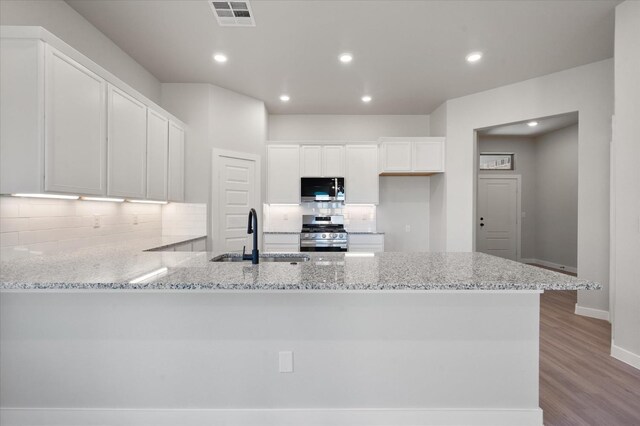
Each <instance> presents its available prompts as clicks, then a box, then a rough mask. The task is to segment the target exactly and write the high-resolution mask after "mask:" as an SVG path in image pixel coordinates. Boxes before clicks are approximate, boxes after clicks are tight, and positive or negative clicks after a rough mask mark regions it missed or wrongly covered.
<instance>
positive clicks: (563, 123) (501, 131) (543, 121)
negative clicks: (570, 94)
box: [478, 111, 578, 136]
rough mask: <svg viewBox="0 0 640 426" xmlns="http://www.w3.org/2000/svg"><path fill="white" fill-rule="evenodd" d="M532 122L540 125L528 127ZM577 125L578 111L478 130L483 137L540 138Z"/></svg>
mask: <svg viewBox="0 0 640 426" xmlns="http://www.w3.org/2000/svg"><path fill="white" fill-rule="evenodd" d="M530 121H536V122H537V123H538V125H537V126H534V127H530V126H528V125H527V123H528V122H530ZM577 123H578V112H577V111H576V112H569V113H567V114H560V115H554V116H551V117H544V118H532V119H531V120H526V121H519V122H517V123H509V124H503V125H500V126H493V127H487V128H485V129H481V130H478V134H480V135H482V136H489V135H490V136H539V135H543V134H545V133H549V132H553V131H555V130H558V129H563V128H565V127H567V126H571V125H573V124H577Z"/></svg>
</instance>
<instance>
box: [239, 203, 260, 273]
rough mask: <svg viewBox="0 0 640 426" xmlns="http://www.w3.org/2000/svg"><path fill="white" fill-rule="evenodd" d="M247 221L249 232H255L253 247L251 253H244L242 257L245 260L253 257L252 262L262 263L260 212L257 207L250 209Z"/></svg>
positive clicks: (255, 263)
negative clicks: (259, 248) (259, 227)
mask: <svg viewBox="0 0 640 426" xmlns="http://www.w3.org/2000/svg"><path fill="white" fill-rule="evenodd" d="M248 219H249V220H248V223H247V234H253V248H252V249H251V254H250V255H246V254H244V253H243V254H242V258H243V259H244V260H249V259H251V263H253V264H254V265H257V264H258V263H260V252H259V250H258V213H256V210H255V209H253V208H252V209H251V210H249V218H248Z"/></svg>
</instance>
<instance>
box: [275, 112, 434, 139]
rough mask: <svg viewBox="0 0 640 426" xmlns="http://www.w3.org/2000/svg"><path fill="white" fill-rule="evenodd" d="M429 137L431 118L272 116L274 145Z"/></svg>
mask: <svg viewBox="0 0 640 426" xmlns="http://www.w3.org/2000/svg"><path fill="white" fill-rule="evenodd" d="M428 135H429V116H428V115H330V114H309V115H306V114H291V115H289V114H284V115H278V114H271V115H269V140H272V141H314V140H317V141H319V140H332V141H339V140H343V141H377V140H378V138H379V137H382V136H407V137H409V136H428Z"/></svg>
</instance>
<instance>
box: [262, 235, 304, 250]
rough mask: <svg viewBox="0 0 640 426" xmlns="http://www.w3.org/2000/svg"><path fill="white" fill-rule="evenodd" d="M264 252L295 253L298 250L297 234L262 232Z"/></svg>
mask: <svg viewBox="0 0 640 426" xmlns="http://www.w3.org/2000/svg"><path fill="white" fill-rule="evenodd" d="M263 241H264V248H263V251H264V252H275V253H297V252H299V251H300V235H298V234H263Z"/></svg>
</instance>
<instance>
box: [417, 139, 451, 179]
mask: <svg viewBox="0 0 640 426" xmlns="http://www.w3.org/2000/svg"><path fill="white" fill-rule="evenodd" d="M412 157H413V165H412V170H413V171H414V172H443V171H444V138H430V140H428V141H417V142H413V155H412Z"/></svg>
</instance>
